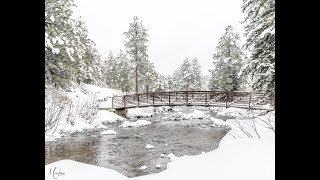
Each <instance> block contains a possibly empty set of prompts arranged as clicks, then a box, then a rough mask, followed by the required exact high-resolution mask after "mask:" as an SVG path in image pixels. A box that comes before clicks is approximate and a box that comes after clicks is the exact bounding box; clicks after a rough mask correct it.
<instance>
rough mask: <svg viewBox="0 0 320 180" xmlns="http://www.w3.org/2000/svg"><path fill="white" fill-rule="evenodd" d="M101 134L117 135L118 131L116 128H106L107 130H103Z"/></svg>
mask: <svg viewBox="0 0 320 180" xmlns="http://www.w3.org/2000/svg"><path fill="white" fill-rule="evenodd" d="M100 134H101V135H116V134H117V132H116V131H114V130H106V131H102V132H101V133H100Z"/></svg>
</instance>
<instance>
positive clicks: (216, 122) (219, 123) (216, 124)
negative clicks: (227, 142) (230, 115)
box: [210, 117, 229, 127]
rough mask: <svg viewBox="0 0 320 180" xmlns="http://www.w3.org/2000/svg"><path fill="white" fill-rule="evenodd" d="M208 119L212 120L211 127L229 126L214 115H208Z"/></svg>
mask: <svg viewBox="0 0 320 180" xmlns="http://www.w3.org/2000/svg"><path fill="white" fill-rule="evenodd" d="M210 120H211V121H212V122H213V124H212V125H210V126H213V127H229V124H228V123H227V122H225V121H223V120H222V119H217V118H214V117H210Z"/></svg>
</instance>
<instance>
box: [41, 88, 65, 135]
mask: <svg viewBox="0 0 320 180" xmlns="http://www.w3.org/2000/svg"><path fill="white" fill-rule="evenodd" d="M70 102H71V99H69V98H68V97H67V96H63V95H61V93H59V92H58V91H56V90H52V89H49V90H47V93H46V97H45V133H47V132H48V131H49V130H53V133H54V132H55V131H56V128H57V127H58V125H59V121H60V119H61V118H62V117H63V115H64V112H65V111H66V109H67V108H66V107H67V106H68V104H70Z"/></svg>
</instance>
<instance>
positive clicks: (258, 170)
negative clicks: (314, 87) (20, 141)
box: [45, 85, 275, 180]
mask: <svg viewBox="0 0 320 180" xmlns="http://www.w3.org/2000/svg"><path fill="white" fill-rule="evenodd" d="M106 92H107V93H106ZM116 94H117V92H116V91H112V90H108V89H103V88H99V87H95V86H92V85H83V86H82V89H76V90H74V91H72V92H70V93H67V96H68V97H69V98H71V99H72V101H73V102H78V104H80V103H81V102H83V100H85V99H88V98H90V97H92V96H93V95H94V96H95V97H97V99H98V100H99V102H100V104H99V106H108V105H109V104H110V97H111V96H112V95H116ZM49 105H50V101H49ZM76 105H77V103H76ZM166 109H167V107H163V108H155V109H154V108H141V109H131V110H129V112H128V116H129V117H130V118H129V119H124V118H122V117H120V116H117V115H116V114H114V113H112V112H107V111H99V112H98V113H97V115H96V118H95V119H94V121H92V122H90V121H88V120H85V119H83V118H81V117H79V118H76V119H74V122H73V124H71V123H70V121H67V120H66V119H61V120H60V121H59V123H58V124H57V125H56V127H54V128H53V129H51V130H48V131H46V166H45V169H46V170H45V177H46V179H61V180H71V179H79V180H84V179H95V180H99V179H113V180H118V179H128V177H134V176H138V177H134V178H133V179H196V178H201V179H213V178H214V179H219V180H223V179H228V180H231V179H238V180H239V179H240V180H241V179H243V180H256V179H259V180H260V179H266V180H271V179H274V151H275V149H274V148H275V147H274V138H275V117H274V113H275V112H274V111H272V112H268V113H267V112H266V111H248V110H245V109H237V108H228V109H226V108H203V107H188V108H187V107H175V108H174V109H173V110H174V111H173V112H168V111H166ZM209 109H210V110H209ZM150 115H153V117H152V118H142V119H136V118H134V117H135V116H149V117H150ZM62 117H63V116H62ZM226 133H227V134H226ZM225 134H226V135H225ZM221 138H222V140H221ZM219 142H220V143H219ZM202 152H205V153H202ZM161 171H162V172H161ZM146 174H150V175H146ZM141 175H143V176H141Z"/></svg>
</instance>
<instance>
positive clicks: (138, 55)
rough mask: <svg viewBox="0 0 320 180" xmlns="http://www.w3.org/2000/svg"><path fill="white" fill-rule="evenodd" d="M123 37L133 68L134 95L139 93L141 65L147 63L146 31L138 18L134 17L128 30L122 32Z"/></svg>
mask: <svg viewBox="0 0 320 180" xmlns="http://www.w3.org/2000/svg"><path fill="white" fill-rule="evenodd" d="M124 35H125V37H126V41H125V47H126V51H127V54H128V55H129V58H130V60H131V63H132V65H133V66H134V72H135V73H134V76H135V93H136V94H137V93H138V91H139V89H138V76H139V74H141V73H143V65H144V64H148V63H149V61H148V54H147V44H146V43H147V42H148V39H147V37H148V34H147V29H146V28H145V27H144V26H143V25H142V21H139V18H138V17H137V16H135V17H134V18H133V22H131V23H130V27H129V30H128V31H127V32H124Z"/></svg>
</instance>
